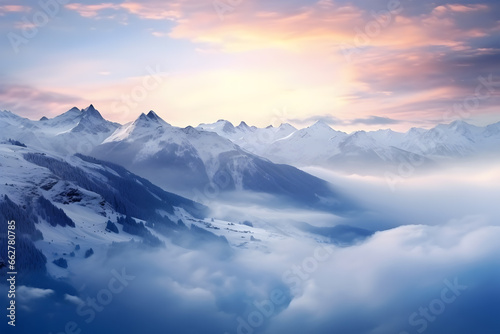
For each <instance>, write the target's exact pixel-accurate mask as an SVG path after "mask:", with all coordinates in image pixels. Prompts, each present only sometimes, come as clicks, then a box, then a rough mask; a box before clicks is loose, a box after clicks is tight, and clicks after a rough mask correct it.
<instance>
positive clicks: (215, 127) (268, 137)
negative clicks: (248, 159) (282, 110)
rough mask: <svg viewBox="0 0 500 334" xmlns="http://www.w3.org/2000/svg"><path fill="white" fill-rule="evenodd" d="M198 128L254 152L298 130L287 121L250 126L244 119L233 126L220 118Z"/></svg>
mask: <svg viewBox="0 0 500 334" xmlns="http://www.w3.org/2000/svg"><path fill="white" fill-rule="evenodd" d="M196 128H197V129H198V130H204V131H210V132H215V133H217V134H218V135H219V136H221V137H224V138H227V139H229V140H231V141H232V142H233V143H235V144H237V145H238V146H240V147H241V148H243V149H245V150H247V151H250V152H254V153H255V152H256V151H258V150H259V147H262V146H265V145H270V144H272V143H273V142H275V141H277V140H279V139H282V138H285V137H287V136H289V135H291V134H292V133H293V132H295V131H296V130H297V129H296V128H294V127H293V126H292V125H290V124H287V123H285V124H281V125H280V126H279V127H273V126H272V125H270V126H268V127H266V128H257V127H255V126H248V125H247V124H246V123H245V122H243V121H242V122H241V123H240V124H239V125H238V126H233V124H231V122H229V121H225V120H219V121H217V122H215V123H213V124H200V125H198V126H197V127H196Z"/></svg>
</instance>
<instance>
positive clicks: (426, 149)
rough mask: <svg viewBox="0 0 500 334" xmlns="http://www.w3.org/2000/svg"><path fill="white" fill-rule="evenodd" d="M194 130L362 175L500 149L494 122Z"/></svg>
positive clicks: (274, 157) (280, 158)
mask: <svg viewBox="0 0 500 334" xmlns="http://www.w3.org/2000/svg"><path fill="white" fill-rule="evenodd" d="M245 125H246V124H245ZM284 126H287V125H282V126H281V127H284ZM247 127H248V126H247ZM281 127H280V128H281ZM199 128H202V129H206V130H208V131H214V132H217V133H218V134H219V135H221V136H223V137H225V138H228V139H230V140H231V141H233V142H234V143H236V144H238V145H239V146H240V147H243V148H245V149H246V150H248V151H250V152H252V153H254V154H257V155H259V156H262V157H265V158H267V159H269V160H271V161H273V162H276V163H284V164H290V165H293V166H296V167H306V166H322V167H327V168H330V169H333V170H340V171H344V172H348V173H363V174H366V173H379V172H387V171H395V170H397V169H398V168H399V166H401V164H408V163H410V164H417V163H418V166H419V167H420V168H426V167H432V166H435V165H436V164H437V163H440V162H442V161H448V160H450V159H457V158H461V157H472V156H478V155H481V154H485V153H494V152H498V148H499V147H500V146H499V144H500V122H499V123H495V124H491V125H488V126H486V127H478V126H474V125H471V124H468V123H467V122H464V121H455V122H452V123H450V124H441V125H437V126H436V127H434V128H432V129H429V130H426V129H421V128H412V129H410V130H409V131H408V132H406V133H401V132H395V131H392V130H390V129H384V130H377V131H370V132H366V131H356V132H353V133H351V134H347V133H345V132H341V131H336V130H334V129H332V128H331V127H330V126H329V125H327V124H326V123H324V122H322V121H319V122H317V123H315V124H314V125H312V126H309V127H307V128H304V129H300V130H297V129H295V128H293V127H292V126H290V125H288V126H287V129H288V131H282V132H279V131H275V132H273V135H264V136H263V135H259V133H260V134H262V133H265V131H267V130H268V128H256V127H248V128H249V129H251V130H250V131H246V132H244V131H242V130H237V128H238V127H232V126H231V124H230V123H228V122H227V121H222V120H221V121H218V122H216V123H214V124H201V125H200V126H199Z"/></svg>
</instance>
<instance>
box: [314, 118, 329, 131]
mask: <svg viewBox="0 0 500 334" xmlns="http://www.w3.org/2000/svg"><path fill="white" fill-rule="evenodd" d="M308 129H311V130H314V131H334V130H333V129H332V128H331V127H330V126H329V125H328V124H326V122H325V121H323V120H318V121H317V122H316V123H314V124H313V125H311V126H310V127H308Z"/></svg>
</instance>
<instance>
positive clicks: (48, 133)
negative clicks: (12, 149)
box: [0, 105, 119, 154]
mask: <svg viewBox="0 0 500 334" xmlns="http://www.w3.org/2000/svg"><path fill="white" fill-rule="evenodd" d="M118 126H119V125H118V124H116V123H113V122H109V121H107V120H105V119H104V118H103V117H102V116H101V114H100V113H99V111H97V110H96V109H95V108H94V106H93V105H90V106H89V107H87V108H85V109H82V110H80V109H78V108H76V107H74V108H71V109H70V110H68V111H67V112H65V113H63V114H61V115H59V116H57V117H54V118H51V119H48V118H46V117H42V119H40V120H38V121H32V120H29V119H26V118H22V117H19V116H17V115H14V114H12V113H10V112H6V111H3V112H0V129H1V130H2V131H1V132H0V141H5V140H7V139H9V138H11V139H14V140H18V141H20V142H22V143H24V144H26V145H29V146H31V147H36V148H40V149H46V150H50V151H55V152H58V153H61V154H74V153H88V152H89V151H90V150H91V149H92V148H93V147H94V146H96V145H98V144H100V143H101V142H102V141H103V140H104V139H106V138H107V137H109V135H111V133H113V132H114V130H116V128H118Z"/></svg>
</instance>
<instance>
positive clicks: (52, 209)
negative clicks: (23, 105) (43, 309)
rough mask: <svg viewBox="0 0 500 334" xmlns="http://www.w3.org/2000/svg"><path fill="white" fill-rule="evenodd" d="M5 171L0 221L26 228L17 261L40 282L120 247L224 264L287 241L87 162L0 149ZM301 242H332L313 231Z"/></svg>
mask: <svg viewBox="0 0 500 334" xmlns="http://www.w3.org/2000/svg"><path fill="white" fill-rule="evenodd" d="M0 169H1V171H2V173H1V174H0V209H1V210H0V217H3V218H5V219H3V220H2V223H1V225H0V226H3V225H4V224H5V222H6V221H7V219H16V220H17V221H18V222H20V227H19V228H18V232H19V238H21V236H22V235H24V237H22V238H25V237H26V239H23V241H19V242H20V243H22V244H23V245H26V246H23V247H24V248H23V249H25V250H26V251H23V252H20V254H19V256H18V262H19V263H20V264H21V265H22V266H21V267H22V268H24V269H25V273H26V274H30V273H31V274H33V275H35V276H34V277H35V278H36V281H39V282H42V281H43V280H42V279H41V276H40V275H42V276H44V275H46V274H47V273H48V275H50V277H52V278H67V277H69V276H71V273H72V269H73V268H76V267H80V266H83V265H85V264H86V263H88V262H89V261H91V262H92V261H102V259H103V258H105V257H106V256H107V254H108V252H110V251H113V249H115V248H116V247H126V248H130V247H132V248H133V247H150V248H151V247H152V248H155V247H162V245H164V244H167V245H170V246H169V247H171V246H172V245H176V246H180V247H183V248H188V249H190V248H193V249H200V248H201V249H204V247H207V251H210V252H213V253H214V256H223V257H224V256H230V254H231V252H232V250H231V248H230V247H233V248H252V249H257V250H262V251H267V248H268V246H269V243H270V242H273V240H276V239H277V238H278V239H283V238H287V234H286V233H280V232H277V231H276V230H274V229H267V228H264V226H255V227H254V226H253V225H252V224H249V223H245V224H243V223H241V222H231V221H225V220H221V219H213V218H210V217H209V216H208V211H207V208H206V207H204V206H203V205H200V204H197V203H195V202H192V201H191V200H188V199H185V198H183V197H180V196H177V195H175V194H171V193H167V192H165V191H163V190H162V189H160V188H158V187H156V186H154V185H152V184H151V183H150V182H149V181H147V180H145V179H142V178H140V177H138V176H136V175H134V174H132V173H130V172H128V171H127V170H125V169H124V168H123V167H120V166H117V165H114V164H111V163H107V162H103V161H99V160H96V159H94V158H90V157H86V156H83V155H77V156H71V157H63V156H59V155H57V154H51V153H49V152H44V151H39V150H36V149H31V148H24V147H19V146H16V145H6V144H0ZM6 195H7V196H8V198H7V197H5V196H6ZM6 203H7V204H6ZM9 207H10V208H9ZM21 222H22V223H21ZM21 225H22V226H21ZM113 230H114V231H113ZM297 231H298V232H297V233H299V232H300V231H299V230H297ZM301 236H303V237H307V238H311V239H315V240H316V239H318V238H319V239H321V240H323V241H324V242H326V241H327V238H325V237H322V236H321V235H320V234H318V235H314V233H312V234H311V233H310V232H307V233H305V234H304V233H302V234H301ZM3 237H4V236H2V235H0V239H1V238H3ZM2 240H3V239H2ZM2 244H4V243H3V241H2ZM119 245H122V246H119ZM28 249H29V250H30V251H27V250H28ZM3 274H4V272H3V271H1V270H0V276H2V275H3ZM47 279H49V278H47ZM32 284H33V286H38V284H37V283H36V282H32Z"/></svg>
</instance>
